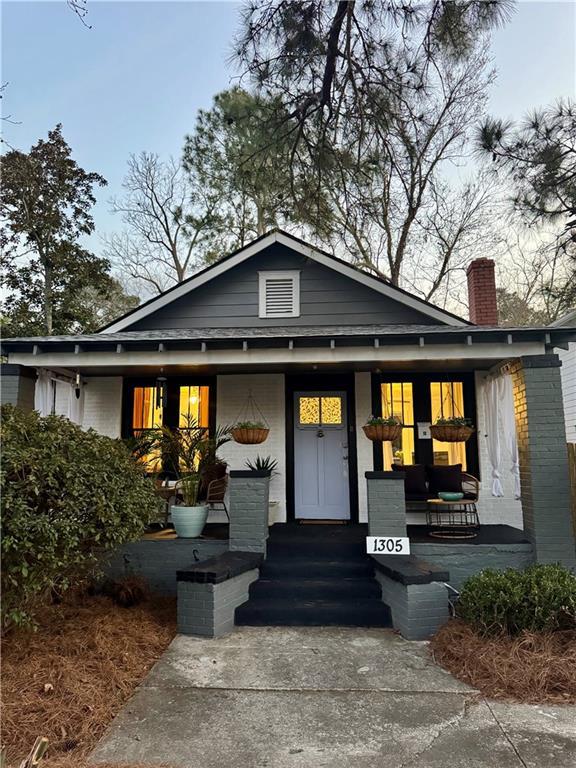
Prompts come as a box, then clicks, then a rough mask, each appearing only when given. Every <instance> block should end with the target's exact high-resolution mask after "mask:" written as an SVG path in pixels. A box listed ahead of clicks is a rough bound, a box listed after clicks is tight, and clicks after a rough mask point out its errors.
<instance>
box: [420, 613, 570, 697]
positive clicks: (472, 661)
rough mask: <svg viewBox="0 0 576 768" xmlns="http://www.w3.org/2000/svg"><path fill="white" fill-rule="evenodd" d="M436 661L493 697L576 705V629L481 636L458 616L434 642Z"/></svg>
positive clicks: (439, 633) (440, 631)
mask: <svg viewBox="0 0 576 768" xmlns="http://www.w3.org/2000/svg"><path fill="white" fill-rule="evenodd" d="M431 648H432V654H433V657H434V660H435V661H436V662H437V663H438V664H440V665H441V666H442V667H444V668H445V669H447V670H448V671H449V672H451V673H452V674H453V675H454V677H457V678H458V679H459V680H462V682H464V683H468V684H469V685H472V686H473V687H474V688H478V689H479V690H480V691H481V692H482V693H483V694H484V695H485V696H488V697H490V698H493V699H514V700H516V701H520V702H524V703H527V704H576V631H574V630H569V631H562V632H560V631H559V632H545V633H539V632H523V633H521V634H520V635H518V636H517V637H509V636H507V635H503V636H498V637H482V636H480V635H479V634H477V633H476V632H475V631H474V630H473V629H472V627H470V626H469V625H468V624H466V623H465V622H463V621H460V620H458V619H453V620H452V621H450V622H448V624H446V625H445V626H444V627H442V628H441V629H440V630H439V632H438V633H437V634H436V635H435V636H434V637H433V639H432V641H431Z"/></svg>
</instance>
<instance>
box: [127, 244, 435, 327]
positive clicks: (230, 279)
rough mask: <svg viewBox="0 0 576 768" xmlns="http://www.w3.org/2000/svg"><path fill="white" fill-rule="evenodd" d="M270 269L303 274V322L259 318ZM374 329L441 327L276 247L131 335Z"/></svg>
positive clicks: (182, 300) (139, 324)
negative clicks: (261, 287)
mask: <svg viewBox="0 0 576 768" xmlns="http://www.w3.org/2000/svg"><path fill="white" fill-rule="evenodd" d="M266 269H299V270H300V317H290V318H282V319H279V318H274V319H264V318H259V317H258V270H266ZM371 323H382V324H391V325H395V324H399V323H404V324H413V323H415V324H420V325H423V324H426V325H430V324H434V323H435V324H436V325H437V324H438V321H437V320H432V319H431V318H430V317H428V316H427V315H424V314H422V313H420V312H417V311H416V310H413V309H410V308H409V307H407V306H405V305H404V304H401V303H399V302H397V301H394V300H393V299H389V298H387V297H386V296H382V295H381V294H379V293H377V292H376V291H373V290H372V289H371V288H367V287H366V286H364V285H361V284H360V283H357V282H356V281H355V280H351V279H350V278H348V277H345V276H344V275H341V274H339V273H338V272H336V271H335V270H332V269H329V268H327V267H323V266H322V265H320V264H317V263H316V262H314V261H312V260H310V259H307V258H306V257H305V256H302V255H301V254H299V253H297V252H295V251H293V250H291V249H290V248H287V247H286V246H283V245H280V244H275V245H273V246H270V247H269V248H267V249H266V250H265V251H262V253H259V254H258V255H257V256H254V257H253V258H251V259H249V260H248V261H246V262H245V263H244V264H240V265H239V266H237V267H234V268H233V269H231V270H230V271H228V272H226V273H225V274H223V275H222V276H221V277H218V278H215V280H214V281H213V282H212V283H208V284H207V285H206V286H203V287H200V288H197V289H196V290H194V291H192V292H191V293H190V294H188V295H187V296H183V297H182V298H180V299H176V300H175V301H173V302H172V303H171V304H169V305H167V306H165V307H163V308H162V309H159V310H158V311H157V312H154V313H153V314H151V315H149V316H148V317H146V318H144V319H142V320H140V321H139V322H136V323H134V325H132V326H130V330H134V331H144V330H157V329H161V328H206V327H208V328H242V327H259V326H260V327H266V326H276V325H282V326H299V325H363V324H371Z"/></svg>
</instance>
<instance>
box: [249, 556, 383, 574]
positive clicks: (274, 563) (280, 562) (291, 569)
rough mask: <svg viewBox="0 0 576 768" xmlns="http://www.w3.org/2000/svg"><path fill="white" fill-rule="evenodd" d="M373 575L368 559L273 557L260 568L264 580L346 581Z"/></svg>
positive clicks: (370, 562)
mask: <svg viewBox="0 0 576 768" xmlns="http://www.w3.org/2000/svg"><path fill="white" fill-rule="evenodd" d="M373 575H374V565H373V563H372V561H371V560H370V558H368V557H364V558H359V559H354V560H351V559H350V560H347V559H344V560H337V559H326V560H322V559H320V560H316V559H310V558H304V557H293V558H290V557H287V558H279V557H275V558H271V559H267V560H265V562H264V563H263V564H262V567H261V568H260V576H261V577H265V578H286V579H298V578H321V579H324V578H326V579H348V578H362V577H364V578H367V577H368V578H369V577H371V576H373Z"/></svg>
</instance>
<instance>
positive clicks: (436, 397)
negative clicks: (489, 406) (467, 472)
mask: <svg viewBox="0 0 576 768" xmlns="http://www.w3.org/2000/svg"><path fill="white" fill-rule="evenodd" d="M430 401H431V407H432V414H431V416H432V424H434V422H435V421H437V420H438V419H450V418H458V417H460V418H462V417H463V416H464V415H465V414H464V387H463V384H462V382H461V381H433V382H431V383H430ZM432 453H433V456H434V464H462V469H466V443H463V442H462V443H443V442H441V441H440V440H432Z"/></svg>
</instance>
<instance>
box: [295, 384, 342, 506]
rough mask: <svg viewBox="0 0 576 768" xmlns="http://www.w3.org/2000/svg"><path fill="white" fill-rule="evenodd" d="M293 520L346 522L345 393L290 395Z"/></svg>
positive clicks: (297, 393) (302, 393)
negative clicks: (291, 413) (292, 407)
mask: <svg viewBox="0 0 576 768" xmlns="http://www.w3.org/2000/svg"><path fill="white" fill-rule="evenodd" d="M294 516H295V517H296V519H307V520H310V519H314V520H320V519H327V520H348V519H349V518H350V483H349V477H348V423H347V418H346V393H345V392H296V393H295V395H294Z"/></svg>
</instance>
